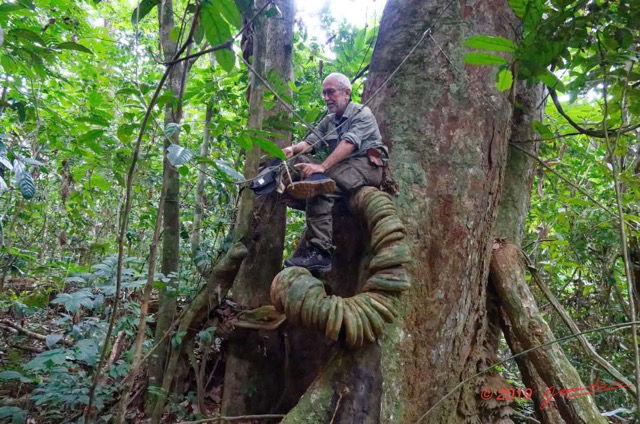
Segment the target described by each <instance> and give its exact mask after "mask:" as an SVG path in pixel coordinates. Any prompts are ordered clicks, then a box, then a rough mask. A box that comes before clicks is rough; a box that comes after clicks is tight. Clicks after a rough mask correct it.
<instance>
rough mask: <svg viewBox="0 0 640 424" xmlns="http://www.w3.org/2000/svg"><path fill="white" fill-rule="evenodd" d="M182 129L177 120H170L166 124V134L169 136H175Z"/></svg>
mask: <svg viewBox="0 0 640 424" xmlns="http://www.w3.org/2000/svg"><path fill="white" fill-rule="evenodd" d="M179 131H180V124H176V123H175V122H169V123H168V124H167V125H165V126H164V134H165V135H166V136H167V138H171V137H173V135H174V134H176V133H178V132H179Z"/></svg>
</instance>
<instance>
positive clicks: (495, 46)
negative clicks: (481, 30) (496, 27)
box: [464, 35, 517, 52]
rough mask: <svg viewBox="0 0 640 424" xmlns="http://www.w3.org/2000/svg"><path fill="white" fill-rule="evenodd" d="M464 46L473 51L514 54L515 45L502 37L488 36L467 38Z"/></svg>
mask: <svg viewBox="0 0 640 424" xmlns="http://www.w3.org/2000/svg"><path fill="white" fill-rule="evenodd" d="M464 45H465V46H467V47H471V48H473V49H480V50H491V51H494V52H515V51H516V49H517V46H516V43H514V42H513V41H511V40H509V39H507V38H503V37H491V36H488V35H478V36H475V37H469V38H467V40H466V41H465V42H464Z"/></svg>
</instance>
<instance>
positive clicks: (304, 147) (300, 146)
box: [291, 141, 311, 155]
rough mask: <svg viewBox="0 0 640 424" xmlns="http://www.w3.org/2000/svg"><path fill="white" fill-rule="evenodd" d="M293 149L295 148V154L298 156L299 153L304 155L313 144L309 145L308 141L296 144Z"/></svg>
mask: <svg viewBox="0 0 640 424" xmlns="http://www.w3.org/2000/svg"><path fill="white" fill-rule="evenodd" d="M291 147H292V148H293V154H294V155H297V154H298V153H302V152H304V151H305V150H307V149H309V148H310V147H311V144H309V143H307V142H306V141H301V142H300V143H298V144H294V145H293V146H291Z"/></svg>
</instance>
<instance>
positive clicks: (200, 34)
mask: <svg viewBox="0 0 640 424" xmlns="http://www.w3.org/2000/svg"><path fill="white" fill-rule="evenodd" d="M203 39H204V27H203V26H202V24H201V23H200V22H198V26H196V29H195V31H194V32H193V40H194V41H195V42H196V44H200V43H202V40H203Z"/></svg>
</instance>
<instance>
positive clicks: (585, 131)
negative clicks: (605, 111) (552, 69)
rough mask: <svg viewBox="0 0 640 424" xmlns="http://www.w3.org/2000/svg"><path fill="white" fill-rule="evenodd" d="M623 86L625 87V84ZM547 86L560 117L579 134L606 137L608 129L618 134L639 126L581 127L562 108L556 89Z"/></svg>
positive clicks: (639, 125)
mask: <svg viewBox="0 0 640 424" xmlns="http://www.w3.org/2000/svg"><path fill="white" fill-rule="evenodd" d="M625 87H626V85H625ZM547 88H548V89H549V95H550V96H551V99H552V100H553V104H554V105H555V107H556V109H558V113H560V115H562V117H563V118H564V119H566V120H567V122H568V123H569V125H571V126H572V127H573V128H575V129H576V130H577V131H578V133H579V134H585V135H589V136H591V137H596V138H608V131H611V132H617V133H618V135H620V134H624V133H627V132H629V131H633V130H635V129H636V128H640V123H638V124H636V125H628V126H626V127H619V128H609V129H607V128H606V126H605V127H604V128H605V129H604V131H596V130H591V129H588V128H582V127H581V126H580V125H578V124H577V123H576V122H575V121H574V120H573V119H571V117H570V116H569V115H567V113H566V112H565V111H564V109H563V108H562V105H561V104H560V101H559V100H558V93H556V90H554V89H553V88H551V87H547ZM605 101H606V100H605ZM603 126H604V125H603Z"/></svg>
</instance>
